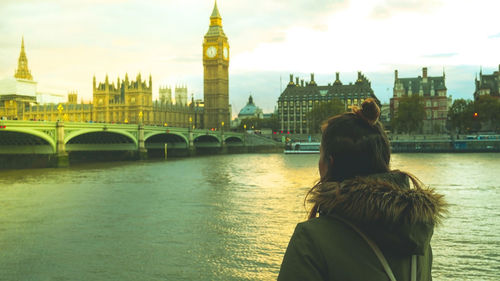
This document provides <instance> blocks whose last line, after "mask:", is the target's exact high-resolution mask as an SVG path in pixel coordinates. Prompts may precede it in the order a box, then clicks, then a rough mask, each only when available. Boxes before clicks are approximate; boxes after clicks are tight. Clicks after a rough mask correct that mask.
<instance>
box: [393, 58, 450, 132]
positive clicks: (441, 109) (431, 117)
mask: <svg viewBox="0 0 500 281" xmlns="http://www.w3.org/2000/svg"><path fill="white" fill-rule="evenodd" d="M413 95H418V96H420V97H421V98H422V101H423V103H424V110H425V117H424V120H423V126H422V131H421V133H423V134H441V133H444V132H445V130H446V120H447V116H448V109H449V107H450V106H451V97H448V96H447V88H446V75H445V73H444V71H443V75H442V76H432V77H431V76H428V75H427V67H424V68H422V76H418V77H409V78H400V77H399V76H398V70H395V71H394V88H393V97H392V98H391V100H390V107H391V118H394V116H396V114H397V112H398V108H399V102H400V100H401V99H402V98H404V97H408V96H413Z"/></svg>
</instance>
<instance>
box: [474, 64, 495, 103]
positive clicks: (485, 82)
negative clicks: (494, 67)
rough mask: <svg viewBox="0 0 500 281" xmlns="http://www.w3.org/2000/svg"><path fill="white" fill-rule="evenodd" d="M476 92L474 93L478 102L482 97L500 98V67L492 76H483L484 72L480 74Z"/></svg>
mask: <svg viewBox="0 0 500 281" xmlns="http://www.w3.org/2000/svg"><path fill="white" fill-rule="evenodd" d="M474 82H475V85H476V90H475V91H474V99H475V100H478V99H479V97H480V96H485V95H486V96H492V97H496V98H500V65H498V71H495V72H493V73H492V74H483V70H482V69H481V71H480V72H479V79H478V78H477V77H476V79H475V81H474Z"/></svg>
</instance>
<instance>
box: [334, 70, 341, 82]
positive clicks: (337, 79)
mask: <svg viewBox="0 0 500 281" xmlns="http://www.w3.org/2000/svg"><path fill="white" fill-rule="evenodd" d="M333 85H342V82H341V81H340V73H339V72H335V82H333Z"/></svg>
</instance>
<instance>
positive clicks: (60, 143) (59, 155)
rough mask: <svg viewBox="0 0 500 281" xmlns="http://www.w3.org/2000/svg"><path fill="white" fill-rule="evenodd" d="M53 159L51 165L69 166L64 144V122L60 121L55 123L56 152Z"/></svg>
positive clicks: (58, 166)
mask: <svg viewBox="0 0 500 281" xmlns="http://www.w3.org/2000/svg"><path fill="white" fill-rule="evenodd" d="M53 161H54V162H53V165H54V166H55V167H57V168H61V167H68V166H69V157H68V153H67V152H66V145H65V144H64V122H62V121H57V123H56V153H55V155H54V160H53Z"/></svg>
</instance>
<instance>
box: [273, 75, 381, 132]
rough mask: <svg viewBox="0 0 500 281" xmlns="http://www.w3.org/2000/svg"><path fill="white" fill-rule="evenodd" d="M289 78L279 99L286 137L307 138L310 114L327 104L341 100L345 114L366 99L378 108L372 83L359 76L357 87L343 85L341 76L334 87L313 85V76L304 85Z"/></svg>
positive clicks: (354, 85)
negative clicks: (374, 101)
mask: <svg viewBox="0 0 500 281" xmlns="http://www.w3.org/2000/svg"><path fill="white" fill-rule="evenodd" d="M293 78H294V77H293V75H292V74H290V82H289V83H288V85H287V87H286V88H285V90H284V91H283V93H281V95H280V97H279V99H278V119H279V122H280V128H281V131H282V132H283V133H291V134H308V133H309V120H308V116H307V113H308V112H309V111H311V110H312V109H313V107H314V106H317V105H319V104H320V103H326V102H329V101H331V100H333V99H338V100H340V101H341V102H342V103H343V104H344V105H345V110H346V111H347V110H349V109H350V108H351V107H353V106H359V105H361V103H363V101H364V100H365V99H367V98H374V99H375V100H376V101H377V102H378V103H379V104H380V102H379V100H378V99H377V97H376V96H375V94H374V92H373V89H372V88H371V82H370V81H369V80H368V79H367V78H366V77H365V76H364V75H363V74H362V73H361V72H358V79H357V80H356V82H355V83H349V84H347V85H344V84H343V83H342V82H341V81H340V77H339V73H338V72H337V73H336V79H335V81H334V82H333V83H330V84H328V85H325V86H318V85H317V84H316V82H315V81H314V74H311V81H309V82H308V83H304V80H299V78H298V77H296V81H295V82H294V81H293Z"/></svg>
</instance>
